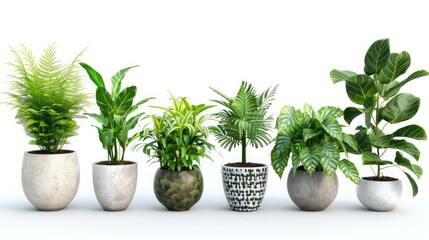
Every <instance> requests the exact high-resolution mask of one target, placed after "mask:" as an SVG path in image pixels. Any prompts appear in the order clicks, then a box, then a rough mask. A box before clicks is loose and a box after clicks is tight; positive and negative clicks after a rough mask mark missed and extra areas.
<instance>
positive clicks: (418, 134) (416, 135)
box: [392, 124, 427, 140]
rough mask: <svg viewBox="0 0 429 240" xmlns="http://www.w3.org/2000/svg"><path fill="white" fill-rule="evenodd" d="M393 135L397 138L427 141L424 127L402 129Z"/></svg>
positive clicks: (416, 126)
mask: <svg viewBox="0 0 429 240" xmlns="http://www.w3.org/2000/svg"><path fill="white" fill-rule="evenodd" d="M392 135H393V136H395V137H407V138H412V139H416V140H426V139H427V136H426V132H425V130H424V129H423V128H422V127H420V126H418V125H415V124H412V125H408V126H405V127H402V128H400V129H398V130H396V131H395V132H394V133H393V134H392Z"/></svg>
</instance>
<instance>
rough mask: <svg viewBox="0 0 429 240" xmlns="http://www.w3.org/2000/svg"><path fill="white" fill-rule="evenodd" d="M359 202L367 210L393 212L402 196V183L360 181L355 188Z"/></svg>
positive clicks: (397, 181) (399, 181)
mask: <svg viewBox="0 0 429 240" xmlns="http://www.w3.org/2000/svg"><path fill="white" fill-rule="evenodd" d="M356 195H357V197H358V199H359V201H360V202H361V203H362V204H363V205H364V206H365V207H367V208H368V209H369V210H373V211H379V212H387V211H391V210H393V209H394V208H395V207H396V206H397V205H398V203H399V200H400V199H401V195H402V181H401V180H399V179H397V180H396V181H372V180H366V179H362V181H361V183H360V185H359V186H357V188H356Z"/></svg>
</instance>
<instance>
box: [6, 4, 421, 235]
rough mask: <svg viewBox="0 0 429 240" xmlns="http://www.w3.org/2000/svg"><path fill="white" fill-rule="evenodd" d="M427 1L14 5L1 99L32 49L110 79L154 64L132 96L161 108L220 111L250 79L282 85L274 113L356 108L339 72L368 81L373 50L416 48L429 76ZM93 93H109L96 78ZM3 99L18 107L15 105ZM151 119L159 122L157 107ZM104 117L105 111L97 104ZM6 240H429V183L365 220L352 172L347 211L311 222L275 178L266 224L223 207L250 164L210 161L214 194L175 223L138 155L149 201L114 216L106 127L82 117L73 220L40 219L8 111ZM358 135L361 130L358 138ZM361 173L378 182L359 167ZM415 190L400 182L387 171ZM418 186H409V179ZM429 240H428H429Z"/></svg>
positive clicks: (138, 199)
mask: <svg viewBox="0 0 429 240" xmlns="http://www.w3.org/2000/svg"><path fill="white" fill-rule="evenodd" d="M427 9H428V8H427V4H426V3H425V1H413V0H408V1H387V0H386V1H384V0H383V1H374V0H361V1H333V0H324V1H318V0H301V1H267V0H265V1H233V0H228V1H223V0H217V1H131V0H121V1H110V0H109V1H88V0H74V1H53V0H52V1H47V0H39V1H30V0H28V1H23V0H14V1H1V2H0V63H1V64H0V79H1V81H0V90H1V92H5V91H7V89H8V85H7V81H8V79H9V78H8V75H9V74H11V73H12V69H11V68H9V67H8V66H6V65H5V64H3V63H6V62H9V61H12V60H13V56H12V55H11V53H10V52H9V47H14V48H19V46H20V44H24V45H25V46H27V47H29V48H32V49H34V51H35V53H37V54H40V53H41V52H42V50H43V49H44V48H45V47H46V46H47V45H48V44H49V43H52V42H55V43H56V45H57V47H58V56H59V57H60V58H61V59H62V60H64V61H70V60H71V59H72V58H73V57H74V56H75V55H76V54H77V53H78V52H79V51H80V50H82V49H84V48H87V51H86V53H85V55H84V56H83V57H82V61H84V62H87V63H89V64H90V65H92V66H93V67H94V68H95V69H97V70H98V71H99V72H101V73H102V75H103V76H104V77H105V79H108V78H109V77H110V76H112V75H113V74H114V73H115V72H116V71H117V70H119V69H121V68H124V67H127V66H131V65H136V64H138V65H140V67H139V68H137V69H133V70H132V71H130V72H129V74H128V75H127V77H126V79H125V82H124V84H125V85H127V84H128V85H131V84H132V85H137V86H138V97H139V98H140V99H141V98H145V97H149V96H154V97H156V100H154V101H152V102H151V105H166V104H168V103H169V96H168V92H167V91H171V92H172V93H173V94H174V95H176V96H187V97H188V98H189V99H190V101H191V102H193V103H209V99H214V98H217V96H216V95H215V94H214V93H213V92H212V91H210V90H209V88H208V87H209V86H213V87H216V88H218V89H221V90H223V91H224V92H226V93H227V94H229V95H234V94H235V92H236V91H237V89H238V87H239V85H240V82H241V80H246V81H248V82H251V83H253V84H254V85H255V86H256V88H257V89H258V90H260V91H261V90H263V89H265V88H267V87H269V86H273V85H276V84H279V88H278V92H277V96H276V100H275V103H274V104H273V106H272V109H271V110H272V111H271V113H272V114H274V116H275V117H276V116H277V114H278V111H279V109H280V107H281V106H283V105H293V106H295V107H302V105H303V104H304V103H305V102H308V103H310V104H312V105H314V106H315V107H316V108H319V107H321V106H324V105H336V106H339V107H341V108H344V107H346V106H348V105H349V101H348V99H347V96H346V93H345V90H344V85H343V84H336V85H334V84H332V82H331V80H330V77H329V71H330V70H331V69H333V68H338V69H350V70H354V71H356V72H362V71H363V58H364V54H365V52H366V50H367V48H368V47H369V45H370V44H371V43H372V42H373V41H375V40H377V39H380V38H387V37H388V38H390V42H391V50H392V51H396V52H399V51H402V50H407V51H408V52H409V53H410V54H411V57H412V64H411V68H410V69H409V71H408V74H409V73H411V72H413V71H415V70H419V69H429V34H428V25H427V24H428V22H429V21H428V20H429V17H428V16H429V15H428V13H427ZM428 81H429V79H428V78H427V77H426V78H424V79H419V80H416V81H414V82H411V84H409V85H407V86H406V87H405V88H404V90H403V91H409V92H412V93H413V94H415V95H417V96H420V97H421V107H420V112H419V113H418V115H417V116H416V118H415V120H414V122H415V123H417V124H420V125H422V126H423V127H425V128H427V129H429V124H428V123H427V119H428V116H429V115H428V110H429V95H428V94H427V91H428V86H429V84H428ZM85 84H86V85H87V87H88V88H87V89H88V92H91V93H92V92H94V91H95V87H94V86H93V85H92V83H91V82H90V80H89V79H87V78H85ZM0 101H1V102H4V101H5V96H4V94H2V95H0ZM144 108H145V111H146V112H148V113H152V112H153V110H152V109H150V108H148V105H146V106H144ZM91 109H94V111H95V110H96V108H95V107H94V106H92V107H91V108H90V109H88V111H90V110H91ZM0 113H1V115H0V116H1V118H0V121H1V124H0V128H1V130H0V131H1V133H2V135H1V138H0V147H1V153H2V156H1V158H0V162H1V165H0V166H1V167H0V239H30V238H32V239H42V238H43V239H76V238H77V237H84V238H88V237H89V236H98V237H99V238H101V237H103V238H104V239H116V238H118V237H127V239H154V238H162V239H165V238H166V237H173V236H174V237H175V238H177V239H181V238H187V239H191V238H192V239H196V238H201V239H215V238H216V239H218V238H220V237H222V238H226V239H229V238H235V239H244V238H247V239H261V238H262V239H265V238H268V237H269V238H272V239H286V238H293V237H294V238H296V237H299V238H304V239H309V238H311V237H317V238H319V239H344V238H348V239H369V238H386V239H401V238H402V237H408V239H427V235H428V233H429V231H428V228H427V223H428V220H429V219H428V213H429V211H428V207H427V202H428V200H429V184H428V183H427V182H428V178H429V177H428V175H427V174H425V175H423V177H422V178H421V179H420V181H419V186H420V193H419V195H418V196H417V197H415V198H412V194H411V189H410V187H409V185H408V182H407V181H404V193H403V196H402V200H401V202H400V205H399V207H398V208H397V209H396V210H395V211H393V212H388V213H375V212H370V211H367V210H366V209H364V208H363V207H362V206H361V205H360V203H359V202H358V200H357V199H356V196H355V186H354V185H353V184H352V183H351V182H350V181H347V179H345V178H344V177H343V176H342V174H341V173H339V178H340V189H339V193H338V196H337V198H336V200H335V202H334V203H333V204H332V205H331V206H330V207H329V208H328V209H326V210H325V211H323V212H303V211H300V210H298V209H297V207H295V205H293V203H292V202H291V200H290V199H289V196H288V195H287V191H286V186H285V185H286V180H285V178H286V177H285V178H284V179H282V180H279V179H278V177H277V176H276V175H275V174H274V171H272V169H271V168H270V173H269V184H268V189H267V192H266V197H265V199H264V202H263V203H262V206H261V208H260V209H259V210H258V211H257V212H253V213H237V212H232V211H230V210H229V209H228V206H227V203H226V200H225V199H224V196H223V190H222V184H221V176H220V165H221V164H223V163H227V162H234V161H238V160H239V159H240V150H239V149H235V150H234V151H233V152H227V151H225V150H223V149H220V148H218V151H219V153H220V154H217V153H213V158H214V160H215V161H214V162H210V161H208V160H207V161H203V163H202V171H203V174H204V179H205V192H204V194H203V197H202V199H201V200H200V202H199V203H198V204H197V205H195V206H194V207H193V208H192V209H191V210H190V211H188V212H179V213H176V212H168V211H166V210H165V209H164V208H163V207H162V206H161V205H160V204H159V203H158V202H157V200H156V199H155V197H154V194H153V190H152V184H153V175H154V173H155V171H156V169H157V165H148V164H146V161H147V160H148V157H146V156H144V155H143V154H141V153H139V152H132V151H129V152H128V153H127V158H128V159H130V160H136V161H138V162H139V181H138V189H137V191H136V195H135V198H134V201H133V202H132V204H131V206H130V207H129V208H128V210H126V211H124V212H116V213H110V212H103V211H102V210H101V208H100V207H99V205H98V203H97V201H96V199H95V196H94V193H93V189H92V176H91V163H92V162H94V161H98V160H102V159H104V158H105V153H104V151H103V149H102V148H101V145H100V143H99V142H98V137H97V133H96V130H95V129H93V128H92V127H91V124H92V123H94V122H93V121H92V120H89V119H79V120H78V123H79V125H80V126H81V128H80V129H79V133H80V135H78V136H76V137H73V138H71V139H70V141H71V144H70V145H69V146H67V148H69V149H74V150H77V151H78V154H79V158H80V164H81V184H80V189H79V192H78V194H77V196H76V198H75V199H74V201H73V202H72V203H71V204H70V205H69V207H67V208H66V209H65V210H62V211H57V212H39V211H36V210H34V208H33V207H32V206H31V205H30V203H29V202H28V201H27V200H26V199H25V196H24V194H23V193H22V189H21V181H20V168H21V161H22V155H23V152H24V151H27V150H32V149H35V148H36V147H35V146H30V145H28V141H29V138H28V137H27V136H25V134H24V132H23V130H22V126H20V125H18V124H16V123H15V119H14V114H15V111H11V110H10V108H9V107H8V106H5V105H0ZM348 131H349V132H352V129H348ZM416 144H417V146H418V147H420V148H421V150H422V153H421V163H420V164H421V166H422V167H423V169H428V168H427V167H428V166H429V164H428V156H429V151H428V145H427V142H418V143H416ZM271 148H272V145H270V146H268V147H266V148H262V149H258V150H255V149H251V150H249V153H248V156H249V160H250V161H253V162H261V163H266V164H269V153H270V150H271ZM352 160H353V161H354V162H355V163H356V164H357V166H358V167H359V169H360V171H361V175H364V176H365V175H367V174H369V173H370V170H369V169H368V168H367V167H363V166H361V165H360V158H359V157H356V156H353V158H352ZM386 174H390V175H393V176H397V177H400V178H404V176H403V175H402V173H400V172H398V171H395V170H393V171H391V172H386ZM404 180H406V179H404ZM425 236H426V237H425Z"/></svg>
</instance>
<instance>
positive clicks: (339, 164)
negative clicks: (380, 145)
mask: <svg viewBox="0 0 429 240" xmlns="http://www.w3.org/2000/svg"><path fill="white" fill-rule="evenodd" d="M342 115H343V111H342V110H341V109H339V108H337V107H331V106H327V107H322V108H320V109H319V110H318V111H317V112H316V111H314V110H313V107H311V106H310V105H308V104H305V105H304V109H303V110H295V108H294V107H291V106H284V107H283V108H282V109H281V111H280V115H279V117H278V119H277V124H276V128H277V130H278V134H277V136H276V139H275V145H274V147H273V149H272V151H271V165H272V167H273V168H274V171H275V172H276V173H277V175H278V176H279V177H280V178H281V177H282V176H283V172H284V170H285V168H286V167H287V165H288V163H289V159H291V161H292V169H291V170H290V172H289V176H288V179H287V189H288V193H289V196H290V198H291V199H292V201H293V202H294V203H295V204H296V205H297V206H298V207H299V208H301V209H302V210H305V211H321V210H323V209H325V208H327V207H328V206H329V205H331V203H332V202H333V201H334V199H335V197H336V196H337V192H338V179H337V175H336V171H337V169H338V168H340V169H341V171H342V172H343V173H344V175H345V176H346V177H347V178H349V179H350V180H351V181H352V182H354V183H355V184H359V182H360V178H359V173H358V171H357V169H356V167H355V166H354V164H353V163H352V162H350V161H349V160H347V159H342V160H340V158H341V154H340V153H341V152H344V153H345V156H346V158H347V155H348V154H347V149H348V148H349V149H350V148H351V149H354V150H355V151H357V143H356V141H355V139H354V138H353V137H352V136H350V135H348V134H346V133H344V132H343V131H342V127H341V125H340V124H339V123H338V121H337V118H339V117H341V116H342Z"/></svg>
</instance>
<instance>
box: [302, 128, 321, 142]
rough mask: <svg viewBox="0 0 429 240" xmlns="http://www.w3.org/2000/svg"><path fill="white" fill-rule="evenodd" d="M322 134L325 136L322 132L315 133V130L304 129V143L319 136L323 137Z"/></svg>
mask: <svg viewBox="0 0 429 240" xmlns="http://www.w3.org/2000/svg"><path fill="white" fill-rule="evenodd" d="M321 134H323V132H322V131H314V130H313V129H311V128H304V129H303V130H302V136H303V138H304V142H306V141H308V140H309V139H312V138H314V137H316V136H318V135H321Z"/></svg>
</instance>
